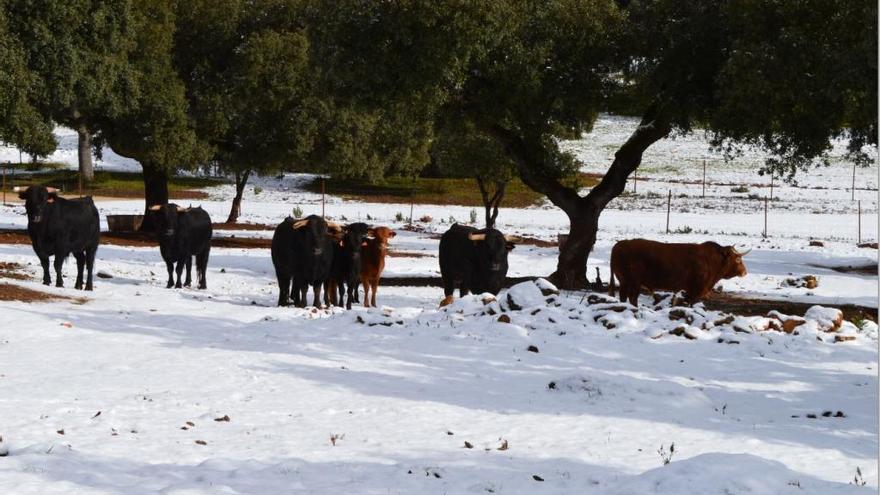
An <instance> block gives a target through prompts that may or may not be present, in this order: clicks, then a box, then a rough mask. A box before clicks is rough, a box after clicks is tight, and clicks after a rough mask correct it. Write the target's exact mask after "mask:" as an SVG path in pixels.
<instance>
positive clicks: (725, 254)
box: [721, 246, 751, 278]
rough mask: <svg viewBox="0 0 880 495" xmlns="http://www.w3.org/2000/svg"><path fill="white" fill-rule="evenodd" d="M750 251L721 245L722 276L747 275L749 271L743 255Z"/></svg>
mask: <svg viewBox="0 0 880 495" xmlns="http://www.w3.org/2000/svg"><path fill="white" fill-rule="evenodd" d="M750 251H751V249H749V250H748V251H743V252H739V251H737V250H736V248H735V247H733V246H721V260H722V265H721V277H722V278H733V277H745V276H746V274H747V273H748V271H747V270H746V265H745V264H744V263H743V256H745V255H747V254H749V252H750Z"/></svg>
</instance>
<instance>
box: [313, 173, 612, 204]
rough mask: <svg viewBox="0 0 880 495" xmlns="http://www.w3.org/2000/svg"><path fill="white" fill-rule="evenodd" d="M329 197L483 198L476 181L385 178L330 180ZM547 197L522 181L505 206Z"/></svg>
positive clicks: (316, 184) (317, 187) (584, 179)
mask: <svg viewBox="0 0 880 495" xmlns="http://www.w3.org/2000/svg"><path fill="white" fill-rule="evenodd" d="M574 182H577V183H578V184H579V185H580V186H582V187H590V186H593V185H595V184H596V182H597V181H596V179H595V178H594V177H589V176H580V177H578V178H577V179H576V180H572V182H571V184H574ZM305 189H306V190H307V191H309V192H313V193H320V192H321V181H320V180H319V179H316V180H314V181H312V182H310V183H307V184H305ZM325 191H326V192H327V194H332V195H335V196H342V197H344V198H349V199H354V200H359V201H368V202H372V203H409V202H411V201H412V202H414V203H416V204H435V205H463V206H482V205H483V202H482V198H481V197H480V191H479V189H477V184H476V182H475V181H474V180H473V179H461V178H428V177H417V178H415V179H413V178H411V177H394V176H392V177H386V178H384V179H378V180H376V181H375V182H368V181H367V180H365V179H340V178H330V179H327V180H326V182H325ZM543 200H544V196H543V195H541V194H540V193H537V192H535V191H533V190H532V189H530V188H529V187H527V186H526V185H525V184H523V183H522V181H520V180H519V179H512V180H511V181H510V183H509V184H508V185H507V189H506V194H505V204H506V205H509V206H511V207H517V208H522V207H527V206H533V205H535V204H539V203H540V202H541V201H543Z"/></svg>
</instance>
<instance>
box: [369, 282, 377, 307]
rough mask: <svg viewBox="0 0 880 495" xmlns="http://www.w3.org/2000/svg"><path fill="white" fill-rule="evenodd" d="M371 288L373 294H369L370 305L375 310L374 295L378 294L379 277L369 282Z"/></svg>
mask: <svg viewBox="0 0 880 495" xmlns="http://www.w3.org/2000/svg"><path fill="white" fill-rule="evenodd" d="M370 285H371V288H372V289H373V293H372V294H371V296H372V298H373V299H372V300H371V301H370V304H371V305H372V306H373V307H374V308H375V307H376V293H377V292H379V277H376V278H374V279H373V280H370Z"/></svg>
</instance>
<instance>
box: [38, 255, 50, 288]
mask: <svg viewBox="0 0 880 495" xmlns="http://www.w3.org/2000/svg"><path fill="white" fill-rule="evenodd" d="M40 266H42V267H43V285H49V284H51V283H52V276H51V275H49V257H48V256H40Z"/></svg>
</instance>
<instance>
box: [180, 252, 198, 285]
mask: <svg viewBox="0 0 880 495" xmlns="http://www.w3.org/2000/svg"><path fill="white" fill-rule="evenodd" d="M185 263H186V280H185V281H184V282H183V285H184V287H190V286H192V266H193V257H192V255H189V254H188V255H186V261H185ZM198 269H199V265H198V263H197V264H196V270H198Z"/></svg>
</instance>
